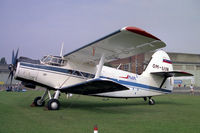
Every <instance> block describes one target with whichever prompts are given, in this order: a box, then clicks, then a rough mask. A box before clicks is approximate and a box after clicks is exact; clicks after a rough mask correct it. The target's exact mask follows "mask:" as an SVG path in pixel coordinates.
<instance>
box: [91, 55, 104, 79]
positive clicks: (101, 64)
mask: <svg viewBox="0 0 200 133" xmlns="http://www.w3.org/2000/svg"><path fill="white" fill-rule="evenodd" d="M104 61H105V54H104V53H103V54H102V56H101V59H100V61H99V65H98V66H97V72H96V74H95V77H94V78H95V79H96V78H99V76H100V74H101V70H102V68H103V65H104Z"/></svg>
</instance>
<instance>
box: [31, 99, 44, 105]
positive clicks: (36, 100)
mask: <svg viewBox="0 0 200 133" xmlns="http://www.w3.org/2000/svg"><path fill="white" fill-rule="evenodd" d="M40 100H41V97H36V98H35V99H34V101H33V103H34V105H35V106H38V107H42V106H44V104H45V101H43V102H41V101H40Z"/></svg>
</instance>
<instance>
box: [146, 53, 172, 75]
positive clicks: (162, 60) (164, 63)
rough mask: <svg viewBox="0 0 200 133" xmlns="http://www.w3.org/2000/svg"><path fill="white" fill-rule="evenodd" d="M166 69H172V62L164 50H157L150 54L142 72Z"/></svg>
mask: <svg viewBox="0 0 200 133" xmlns="http://www.w3.org/2000/svg"><path fill="white" fill-rule="evenodd" d="M167 71H173V66H172V62H171V60H170V58H169V56H168V54H167V53H166V52H165V51H163V50H159V51H157V52H155V53H154V54H153V55H152V57H151V60H150V62H149V64H148V66H147V67H146V69H145V71H144V72H143V74H150V73H153V72H167Z"/></svg>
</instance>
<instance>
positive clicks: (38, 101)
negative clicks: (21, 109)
mask: <svg viewBox="0 0 200 133" xmlns="http://www.w3.org/2000/svg"><path fill="white" fill-rule="evenodd" d="M47 95H48V98H46V96H47ZM59 95H60V91H59V90H56V92H55V93H54V95H53V96H51V93H50V91H49V90H48V89H46V91H45V93H44V94H43V96H42V97H36V98H35V99H34V101H33V105H35V106H37V107H42V106H44V104H45V101H46V100H47V99H49V101H48V103H47V108H48V110H58V109H59V108H60V102H59V101H58V98H59Z"/></svg>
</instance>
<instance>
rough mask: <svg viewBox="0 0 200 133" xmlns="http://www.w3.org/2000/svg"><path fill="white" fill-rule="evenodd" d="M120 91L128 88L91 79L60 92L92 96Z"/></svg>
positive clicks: (106, 81) (106, 80) (102, 80)
mask: <svg viewBox="0 0 200 133" xmlns="http://www.w3.org/2000/svg"><path fill="white" fill-rule="evenodd" d="M122 90H128V88H127V87H125V86H123V85H120V84H118V83H116V82H114V81H111V80H108V79H93V80H89V81H86V82H83V83H80V84H76V85H73V86H70V87H66V88H62V89H61V92H65V93H73V94H83V95H94V94H97V93H105V92H113V91H122Z"/></svg>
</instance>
